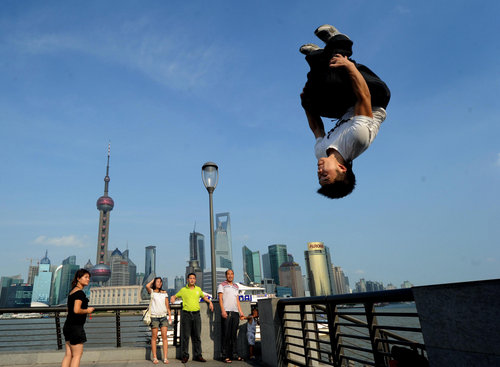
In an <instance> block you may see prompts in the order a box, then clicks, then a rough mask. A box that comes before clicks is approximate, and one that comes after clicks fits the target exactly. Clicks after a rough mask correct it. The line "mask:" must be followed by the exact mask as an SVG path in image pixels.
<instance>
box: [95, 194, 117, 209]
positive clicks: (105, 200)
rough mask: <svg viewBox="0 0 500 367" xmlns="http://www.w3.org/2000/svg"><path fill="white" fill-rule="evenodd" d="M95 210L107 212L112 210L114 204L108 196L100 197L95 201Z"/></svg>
mask: <svg viewBox="0 0 500 367" xmlns="http://www.w3.org/2000/svg"><path fill="white" fill-rule="evenodd" d="M96 205H97V209H98V210H102V211H103V212H109V211H111V210H113V208H114V206H115V202H114V201H113V199H111V198H110V197H109V196H101V197H100V198H99V199H97V204H96Z"/></svg>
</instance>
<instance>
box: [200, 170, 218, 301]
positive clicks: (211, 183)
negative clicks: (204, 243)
mask: <svg viewBox="0 0 500 367" xmlns="http://www.w3.org/2000/svg"><path fill="white" fill-rule="evenodd" d="M201 178H202V179H203V185H205V188H206V189H207V191H208V199H209V202H210V248H211V252H212V298H213V299H215V298H217V293H216V290H217V288H216V287H217V285H216V284H215V282H216V276H215V274H216V268H215V241H214V206H213V198H212V194H213V192H214V190H215V187H216V186H217V181H218V180H219V167H217V165H216V164H215V163H214V162H207V163H205V164H204V165H203V167H201Z"/></svg>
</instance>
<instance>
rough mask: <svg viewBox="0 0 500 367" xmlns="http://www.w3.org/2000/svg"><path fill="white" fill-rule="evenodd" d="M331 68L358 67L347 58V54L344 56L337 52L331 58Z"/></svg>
mask: <svg viewBox="0 0 500 367" xmlns="http://www.w3.org/2000/svg"><path fill="white" fill-rule="evenodd" d="M328 66H330V67H331V68H339V67H346V68H350V67H354V68H355V67H356V66H355V65H354V63H353V62H352V61H351V60H349V59H348V58H347V56H342V55H340V54H336V55H335V56H333V57H332V58H331V59H330V63H329V65H328Z"/></svg>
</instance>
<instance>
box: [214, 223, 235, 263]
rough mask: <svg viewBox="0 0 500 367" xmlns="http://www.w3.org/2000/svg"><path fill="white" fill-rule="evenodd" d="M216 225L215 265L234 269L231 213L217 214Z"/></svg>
mask: <svg viewBox="0 0 500 367" xmlns="http://www.w3.org/2000/svg"><path fill="white" fill-rule="evenodd" d="M215 225H216V229H215V267H216V268H222V269H232V268H233V253H232V242H231V219H230V217H229V213H219V214H216V216H215Z"/></svg>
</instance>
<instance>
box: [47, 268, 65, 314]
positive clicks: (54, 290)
mask: <svg viewBox="0 0 500 367" xmlns="http://www.w3.org/2000/svg"><path fill="white" fill-rule="evenodd" d="M62 267H63V266H62V265H59V266H57V267H55V269H51V270H52V286H51V287H50V305H51V306H56V305H57V304H59V293H60V292H59V291H60V289H61V274H62Z"/></svg>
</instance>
